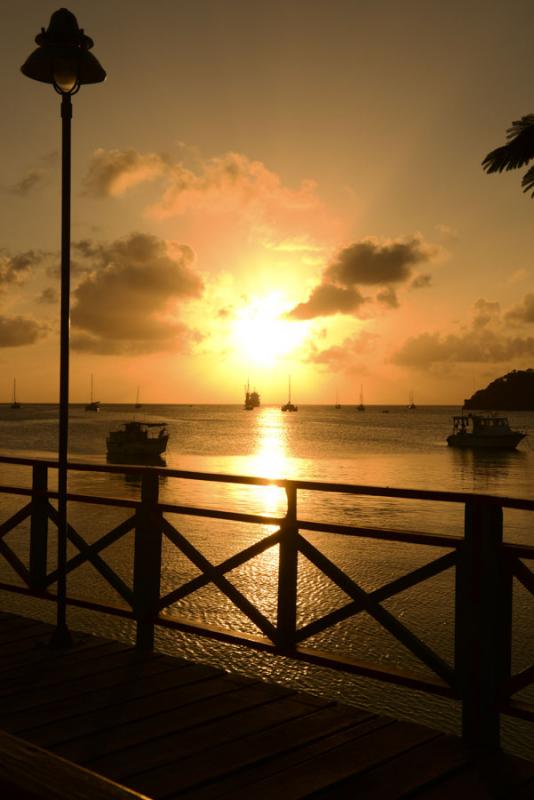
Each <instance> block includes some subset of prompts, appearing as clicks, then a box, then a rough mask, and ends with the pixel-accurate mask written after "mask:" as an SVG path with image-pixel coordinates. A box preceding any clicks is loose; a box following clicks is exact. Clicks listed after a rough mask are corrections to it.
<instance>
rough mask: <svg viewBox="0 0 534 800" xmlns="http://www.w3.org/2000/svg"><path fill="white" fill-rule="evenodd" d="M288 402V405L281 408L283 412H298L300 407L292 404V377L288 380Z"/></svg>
mask: <svg viewBox="0 0 534 800" xmlns="http://www.w3.org/2000/svg"><path fill="white" fill-rule="evenodd" d="M288 384H289V387H288V400H287V403H284V405H283V406H280V408H281V410H282V411H298V410H299V408H298V406H295V405H293V403H292V402H291V376H290V377H289V378H288Z"/></svg>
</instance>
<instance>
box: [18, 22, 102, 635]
mask: <svg viewBox="0 0 534 800" xmlns="http://www.w3.org/2000/svg"><path fill="white" fill-rule="evenodd" d="M35 41H36V43H37V44H38V45H39V47H38V48H37V49H36V50H34V51H33V53H32V54H31V55H30V56H29V57H28V58H27V59H26V61H25V62H24V64H23V65H22V67H21V70H22V72H23V73H24V75H26V76H27V77H28V78H32V79H33V80H35V81H41V82H42V83H50V84H52V86H53V87H54V89H55V90H56V92H58V94H60V95H61V118H62V139H61V142H62V145H61V319H60V354H59V441H58V539H57V547H58V554H57V569H58V573H57V574H58V583H57V625H56V631H55V634H54V636H53V638H52V644H53V645H55V646H57V647H65V646H68V645H69V644H70V641H71V639H70V634H69V630H68V627H67V577H66V566H67V454H68V431H69V316H70V161H71V157H70V131H71V118H72V103H71V97H72V95H73V94H76V92H77V91H78V90H79V88H80V86H82V85H83V84H86V83H101V82H102V81H103V80H105V77H106V73H105V71H104V70H103V69H102V67H101V65H100V64H99V62H98V60H97V59H96V58H95V56H94V55H93V54H92V53H90V52H89V50H90V49H91V47H92V46H93V40H92V39H90V38H89V36H86V35H85V33H84V31H83V28H79V27H78V22H77V20H76V17H75V16H74V14H72V13H71V12H70V11H68V10H67V9H66V8H60V9H59V10H58V11H55V12H54V13H53V14H52V16H51V17H50V24H49V25H48V28H47V30H46V31H45V29H44V28H42V29H41V33H39V34H38V35H37V36H36V37H35Z"/></svg>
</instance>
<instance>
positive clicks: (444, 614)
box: [0, 404, 534, 760]
mask: <svg viewBox="0 0 534 800" xmlns="http://www.w3.org/2000/svg"><path fill="white" fill-rule="evenodd" d="M457 413H460V409H459V408H456V407H448V406H428V407H424V406H418V407H417V408H415V409H409V408H407V407H406V406H372V405H368V406H366V408H365V411H363V412H362V411H358V410H357V408H356V406H346V405H345V406H343V405H342V406H341V408H335V407H334V406H333V405H330V406H327V405H322V406H321V405H315V406H314V405H309V406H300V407H299V410H298V412H297V413H288V412H286V413H283V412H281V410H280V407H278V406H261V407H260V408H257V409H255V410H254V411H244V410H243V407H242V405H145V406H143V407H142V408H140V409H135V408H133V407H132V406H131V405H130V406H127V405H103V406H102V407H101V410H100V411H99V412H98V413H95V412H88V411H86V410H85V407H84V406H81V405H80V406H77V405H73V406H71V408H70V412H69V414H70V423H69V453H70V459H71V460H72V461H80V462H85V463H89V464H105V463H106V446H105V442H106V436H107V434H108V433H109V431H111V430H114V429H117V428H118V427H119V426H120V424H122V423H123V422H127V421H129V420H132V419H137V420H139V421H141V422H158V423H165V425H166V426H167V429H168V431H169V434H170V438H169V443H168V448H167V452H166V454H165V461H166V465H167V466H168V467H169V468H173V469H180V470H191V471H194V472H209V473H218V474H226V475H244V476H247V475H254V476H260V477H265V478H269V479H272V480H275V479H277V478H278V479H283V478H292V479H302V480H311V481H320V482H332V483H349V484H355V485H359V486H380V487H392V488H409V489H428V490H445V491H457V492H475V493H481V494H492V495H502V496H504V497H514V498H527V499H534V413H527V412H514V413H510V414H509V419H510V424H511V426H512V427H513V428H514V429H518V430H522V431H524V432H525V433H526V434H527V436H526V438H525V439H524V440H523V441H522V442H521V443H520V445H519V446H518V448H517V450H515V451H512V452H495V451H492V452H481V451H469V450H458V449H455V448H450V447H448V446H447V442H446V437H447V435H448V434H449V433H450V432H451V430H452V416H453V415H454V414H457ZM57 434H58V408H57V405H46V404H40V405H38V404H34V405H32V404H27V405H26V404H25V405H23V406H22V407H21V408H20V409H17V410H13V409H11V408H10V407H9V405H5V406H0V441H1V443H2V446H1V450H0V455H4V456H14V457H21V456H24V457H30V458H55V457H56V454H57ZM0 475H1V480H0V484H1V485H4V486H6V485H9V486H29V485H30V480H31V473H30V470H29V469H28V468H26V467H22V466H14V465H10V464H0ZM54 480H55V477H54V476H53V475H51V482H50V483H51V486H53V485H54ZM69 490H70V491H71V492H76V493H84V494H94V495H98V496H102V497H106V498H109V497H118V498H138V497H139V495H140V483H139V479H138V478H137V477H136V476H132V475H122V474H107V473H100V472H94V471H93V472H72V473H71V474H70V475H69ZM160 498H161V500H162V501H163V502H165V503H169V504H176V505H182V506H183V505H190V506H195V507H203V508H206V507H207V508H219V509H224V510H230V511H239V512H245V513H252V514H258V515H264V516H280V515H283V514H284V513H285V509H286V503H287V501H286V496H285V492H284V490H283V489H282V488H280V487H277V486H275V485H269V486H265V487H258V486H239V485H237V484H224V483H210V482H205V481H193V480H185V479H182V478H174V477H171V476H167V475H164V476H163V477H162V478H161V481H160ZM22 504H23V500H22V499H21V498H17V497H15V496H11V495H8V494H2V495H0V521H2V520H3V519H5V518H7V517H8V516H9V515H10V514H11V513H13V512H14V511H15V510H16V509H17V508H18V507H20V506H21V505H22ZM128 513H129V512H128V510H127V509H126V510H125V509H116V508H111V507H109V506H95V505H90V506H89V505H86V504H81V503H71V504H69V510H68V515H69V521H70V523H71V525H73V527H75V529H76V530H77V531H78V533H79V534H80V535H82V536H83V538H84V539H85V541H86V542H93V541H96V540H97V539H98V538H99V537H101V536H102V535H103V534H104V533H105V532H107V531H109V530H110V529H112V528H113V527H114V526H115V525H117V524H118V523H119V522H120V521H121V520H122V519H124V518H125V517H126V516H127V515H128ZM298 517H299V519H304V520H311V521H318V522H321V521H322V522H331V523H342V524H348V525H356V526H361V527H375V528H387V529H393V530H410V531H426V532H432V533H434V532H438V533H448V534H454V535H458V536H461V535H462V532H463V508H462V506H461V505H458V506H456V505H451V504H447V503H437V502H421V501H415V500H401V499H394V498H381V497H363V496H357V495H356V496H352V495H336V494H334V493H324V492H313V491H299V495H298ZM504 517H505V520H504V522H505V539H506V541H510V542H519V543H523V544H534V526H533V524H532V523H533V520H534V516H533V515H532V512H524V511H508V510H506V511H505V515H504ZM168 518H169V520H170V521H171V523H172V524H173V525H174V526H175V527H176V528H177V529H178V530H179V531H180V532H181V533H182V534H184V536H186V537H187V538H188V539H189V540H190V541H191V542H192V543H193V544H194V546H195V547H196V548H197V549H198V550H199V551H200V552H201V553H202V554H203V555H204V556H205V558H207V559H208V560H209V561H210V562H211V563H213V564H217V563H220V562H221V561H223V560H225V559H226V558H228V557H229V556H230V555H232V554H233V553H236V552H239V551H240V550H243V549H244V548H245V547H247V546H249V545H250V544H252V543H254V542H256V541H258V539H260V538H262V537H264V536H266V535H268V534H269V533H270V532H271V531H274V530H275V526H270V525H268V524H262V525H252V524H248V523H236V522H229V521H221V520H206V519H200V518H198V517H192V516H183V515H180V516H179V515H174V514H171V515H169V517H168ZM305 535H306V538H308V540H309V541H310V542H311V543H312V544H313V545H314V546H315V547H317V548H318V549H320V550H321V552H323V553H324V554H325V555H326V556H327V557H328V558H329V559H331V560H332V561H333V562H334V563H335V564H336V565H337V566H338V567H340V568H341V569H343V570H344V571H345V572H346V573H347V574H349V575H350V576H351V578H352V579H353V580H355V581H356V582H357V583H358V585H359V586H361V587H362V588H363V589H364V590H366V591H371V590H373V589H376V588H379V587H380V586H382V585H384V584H386V583H388V582H389V581H391V580H393V579H395V578H396V577H400V576H401V575H403V574H406V573H408V572H410V571H411V570H412V569H414V568H416V567H418V566H421V565H422V564H424V563H427V562H429V561H431V560H433V559H434V558H437V557H439V556H440V555H442V554H444V553H445V552H447V551H446V550H445V549H442V548H435V547H429V546H423V545H411V544H402V543H395V542H381V541H378V540H373V539H368V538H357V539H356V538H352V537H343V536H337V535H334V534H325V533H316V532H314V533H309V534H305ZM54 536H55V534H54V531H53V530H51V532H50V551H51V554H53V552H54ZM27 541H28V529H27V524H26V525H25V524H23V525H21V526H19V527H18V528H17V529H15V530H14V531H13V532H11V533H10V534H8V536H7V538H6V542H7V543H8V544H10V545H11V546H12V547H13V548H14V549H15V550H16V551H17V552H18V553H19V554H20V556H21V558H24V557H25V555H26V556H27ZM132 546H133V538H132V536H131V534H130V535H128V536H126V537H124V539H121V540H120V541H119V542H116V543H115V544H113V545H112V546H111V547H110V548H108V549H107V550H106V551H104V552H103V553H102V554H101V555H104V554H105V556H106V560H107V561H108V562H109V563H110V564H111V565H112V567H113V569H115V571H116V572H117V573H118V574H119V575H120V576H121V577H122V578H123V579H124V580H125V581H126V582H128V581H131V576H132V568H133V567H132V564H133V561H132ZM76 552H77V550H76V549H75V548H73V547H71V551H70V553H69V555H70V554H72V555H74V554H75V553H76ZM50 558H52V555H51V556H50ZM276 569H277V552H276V548H272V549H270V550H267V551H266V552H265V553H263V554H262V555H260V556H257V557H256V558H254V559H252V560H251V561H249V562H247V563H246V564H244V565H242V566H241V567H239V568H236V569H235V570H233V571H232V572H231V573H229V574H228V575H227V577H228V578H229V580H230V581H231V582H232V583H233V584H234V585H235V586H236V587H237V588H238V589H239V590H240V591H241V592H242V593H243V594H244V595H245V596H246V597H248V598H249V599H250V600H251V601H252V602H253V603H254V604H255V605H256V606H257V607H258V608H259V609H260V610H261V611H262V613H264V614H265V616H267V617H268V618H269V619H271V620H274V619H275V617H276V591H277V572H276ZM10 570H11V568H10V567H9V565H8V564H6V563H1V564H0V580H2V581H4V580H9V581H12V582H17V578H16V576H14V575H13V573H12V572H11V571H10ZM298 571H299V587H298V624H299V626H301V625H303V624H306V623H308V622H310V621H312V620H313V619H316V618H317V616H320V615H322V614H325V613H327V612H328V611H330V610H334V609H335V608H337V607H339V606H342V605H344V604H345V603H346V602H347V596H346V595H344V594H343V592H342V591H341V590H339V589H338V588H337V587H336V586H334V584H332V583H331V582H330V581H329V579H328V578H326V577H325V576H324V575H323V574H322V573H321V572H320V571H319V570H318V569H316V568H315V567H314V566H313V565H312V564H311V563H310V562H309V561H307V560H306V559H305V558H303V557H299V565H298ZM198 572H199V571H198V569H197V567H195V566H194V565H193V564H191V562H190V561H189V560H188V559H187V558H186V557H185V556H184V555H183V554H181V553H179V552H178V550H177V549H176V547H174V545H172V544H171V543H170V542H168V541H165V544H164V550H163V566H162V594H166V593H168V592H170V591H172V590H173V589H174V588H176V587H177V586H179V585H181V583H183V582H185V581H186V580H189V579H190V578H192V577H194V576H195V575H197V574H198ZM68 593H70V594H72V595H77V596H81V597H84V598H88V599H100V600H103V601H104V602H110V603H114V604H116V605H120V604H121V602H122V600H121V598H120V597H118V595H116V594H115V592H114V590H112V589H111V588H110V587H109V586H108V585H107V584H106V583H105V582H104V580H103V579H102V578H101V576H100V575H99V574H98V573H97V572H96V571H95V570H94V568H93V567H92V566H90V565H87V564H86V565H84V566H82V567H81V568H79V569H78V570H76V572H73V573H72V575H69V577H68ZM0 598H1V604H2V608H3V609H5V610H9V611H13V612H14V613H21V614H26V615H30V616H35V617H38V618H40V619H45V620H47V621H53V619H54V609H53V608H52V607H51V604H49V603H46V602H45V601H36V600H33V599H31V598H26V597H24V596H21V595H15V594H12V593H7V592H2V593H0ZM453 602H454V571H453V570H448V571H446V572H444V573H441V574H440V575H438V576H435V577H434V578H432V579H430V580H428V581H425V582H424V583H422V584H419V585H418V586H416V587H412V589H409V590H407V591H404V592H402V593H400V594H399V595H396V596H395V597H393V598H390V599H389V600H387V601H386V602H385V603H384V607H385V608H387V609H388V610H389V611H390V612H391V613H393V614H394V615H395V616H396V617H397V618H399V619H400V620H401V621H402V623H403V624H404V625H406V626H407V627H408V628H410V630H412V631H413V632H414V633H415V634H416V635H417V636H420V637H421V638H422V639H423V640H424V641H425V642H426V643H427V644H428V645H429V646H431V647H432V648H433V649H434V650H435V651H436V652H437V653H438V654H439V655H440V656H442V657H443V658H445V659H446V660H448V661H449V662H450V663H452V660H453V653H454V605H453ZM165 613H169V614H177V615H179V616H181V617H187V618H194V619H195V620H197V621H198V620H200V621H201V622H204V623H208V624H210V623H211V624H214V625H218V626H224V627H228V628H230V629H233V630H235V629H237V630H242V631H243V632H244V633H252V634H254V633H258V630H257V629H256V628H255V626H254V625H253V624H252V622H250V620H248V619H247V618H245V617H244V616H243V615H242V614H241V612H239V611H238V610H236V609H235V607H233V605H232V604H231V603H230V601H229V600H228V599H227V598H226V597H225V596H224V595H223V594H222V593H220V592H219V590H218V589H216V588H215V587H213V586H208V587H204V588H203V589H201V590H199V591H198V592H195V593H194V594H193V595H191V596H189V597H187V598H185V599H183V600H182V601H180V603H178V604H175V605H174V606H172V607H170V608H169V609H168V610H167V611H166V612H165ZM533 613H534V599H533V598H532V596H531V595H530V594H528V592H527V591H526V590H525V589H523V588H522V587H521V586H519V585H518V586H515V588H514V614H513V629H514V630H513V637H514V638H513V666H514V671H517V670H520V669H523V668H525V667H527V666H529V665H530V664H532V663H534V625H532V618H533ZM68 615H69V625H70V626H71V627H72V629H73V630H82V631H88V632H91V633H96V634H98V635H102V636H110V637H115V638H118V639H121V640H124V641H128V642H133V641H134V638H135V631H134V629H133V625H132V624H131V623H130V622H128V621H127V620H124V619H122V618H117V617H113V616H110V615H105V614H100V613H98V614H96V613H93V612H88V611H84V610H81V609H75V608H69V611H68ZM307 644H308V643H307ZM309 645H310V646H316V647H318V648H320V649H322V650H324V649H326V650H330V651H334V652H336V653H339V654H340V655H341V656H343V655H346V656H353V657H357V658H358V659H360V660H363V661H371V662H375V663H378V664H381V665H383V666H389V665H393V666H400V667H403V668H406V669H413V670H414V671H417V672H419V673H421V674H427V672H426V668H425V667H424V666H423V665H421V664H420V662H418V661H417V659H416V658H415V656H412V654H411V653H409V652H408V651H406V650H405V649H404V647H403V646H402V645H401V644H400V643H398V642H397V641H396V640H395V639H394V638H393V637H392V636H391V635H390V634H389V633H387V632H386V631H384V630H383V629H382V628H381V627H380V626H379V625H378V623H377V622H375V621H374V620H373V619H372V618H371V617H369V616H368V615H366V614H364V613H361V614H358V615H357V616H356V617H354V618H352V619H351V620H348V621H344V622H342V623H339V624H338V625H337V626H335V628H333V629H332V630H329V631H327V632H323V633H321V634H318V635H317V636H316V637H314V639H312V640H310V642H309ZM156 646H157V648H158V649H159V650H161V651H163V652H166V653H170V654H172V655H179V656H182V657H186V658H190V659H193V660H195V661H197V662H203V663H208V664H212V665H215V666H217V667H220V668H222V669H227V670H230V669H231V670H233V671H237V672H239V673H241V674H245V675H249V676H253V677H257V678H260V679H263V680H268V681H275V682H277V683H280V684H284V685H287V686H292V687H294V688H296V689H299V690H305V691H308V692H311V693H314V694H318V695H322V696H326V697H330V698H332V699H334V700H337V701H339V702H343V703H349V704H353V705H357V706H360V707H366V708H370V709H372V710H373V711H375V712H378V713H383V714H388V715H391V716H393V717H396V718H401V719H414V720H416V721H418V722H422V723H424V724H428V725H431V726H432V727H434V728H437V729H440V730H444V731H449V732H454V733H457V732H458V731H459V725H460V717H459V709H458V706H457V704H455V703H453V702H451V701H448V700H445V699H443V698H437V697H433V696H431V695H428V694H425V693H422V692H417V691H412V690H407V689H405V688H401V687H396V686H393V685H390V684H386V683H382V682H379V681H376V680H369V679H365V678H360V677H357V676H352V675H348V674H346V673H343V672H339V671H335V670H331V669H326V668H320V667H315V666H311V665H306V664H302V663H299V662H297V661H293V660H291V659H288V658H283V657H281V656H271V655H266V654H262V653H256V652H254V651H251V650H250V649H247V648H245V647H240V646H235V645H227V644H222V643H219V642H215V641H212V640H210V639H207V638H203V637H198V636H192V635H186V634H182V633H179V632H176V631H174V630H172V629H170V628H164V629H161V630H159V631H158V633H157V637H156ZM520 697H521V698H524V699H527V700H529V701H530V702H534V693H533V692H532V691H531V690H525V691H524V692H523V693H522V694H521V695H520ZM503 741H504V746H505V747H507V749H509V750H511V751H513V752H515V753H517V754H518V755H522V756H524V757H526V758H529V759H531V760H534V724H532V725H530V724H528V723H525V722H519V721H516V720H505V722H504V725H503Z"/></svg>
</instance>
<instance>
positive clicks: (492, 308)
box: [472, 298, 501, 329]
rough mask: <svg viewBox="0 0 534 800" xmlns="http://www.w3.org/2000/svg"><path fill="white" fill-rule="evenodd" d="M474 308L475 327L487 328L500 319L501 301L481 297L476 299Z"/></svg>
mask: <svg viewBox="0 0 534 800" xmlns="http://www.w3.org/2000/svg"><path fill="white" fill-rule="evenodd" d="M473 310H474V315H473V323H472V324H473V328H475V329H480V328H487V327H488V325H491V324H492V323H494V322H498V321H499V317H500V314H501V305H500V303H496V302H492V301H489V300H484V299H483V298H480V300H477V301H476V303H475V305H474V307H473Z"/></svg>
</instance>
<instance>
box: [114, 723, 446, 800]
mask: <svg viewBox="0 0 534 800" xmlns="http://www.w3.org/2000/svg"><path fill="white" fill-rule="evenodd" d="M435 737H436V732H435V731H431V730H430V729H429V728H424V727H423V726H420V725H415V724H413V723H409V722H392V723H391V724H389V725H384V726H383V727H380V728H378V729H375V730H372V731H369V732H368V733H367V734H366V735H365V736H362V737H358V738H356V739H353V740H351V741H349V742H346V743H345V744H343V745H341V746H339V747H336V748H334V749H332V750H329V751H327V753H325V754H324V756H323V758H322V759H314V760H313V761H306V762H302V763H301V764H299V765H297V766H295V767H294V768H293V769H291V770H286V771H284V772H282V773H278V774H275V775H272V776H271V777H269V778H266V779H263V780H261V781H258V782H254V783H251V784H250V785H249V786H248V787H247V791H248V793H249V795H248V796H250V797H254V800H267V799H268V798H273V797H276V798H277V800H284V799H285V798H291V799H292V800H294V799H296V798H301V797H307V796H308V795H311V794H315V793H317V792H320V791H324V790H325V789H329V790H331V789H333V787H334V785H335V784H336V783H338V782H341V781H344V780H346V779H347V778H348V777H349V776H351V775H354V774H359V773H363V772H364V771H365V770H367V769H369V768H371V767H377V766H378V765H381V764H383V763H385V762H387V761H388V760H389V759H391V758H393V757H395V756H397V755H399V754H400V753H402V752H404V751H406V750H408V749H410V748H412V747H415V746H416V745H418V744H422V743H424V742H426V741H429V740H431V739H433V738H435ZM129 785H131V786H134V788H137V786H135V785H134V783H133V782H132V783H130V784H129ZM238 796H239V795H238ZM241 796H242V797H245V795H244V794H243V795H241ZM370 796H371V797H372V795H370Z"/></svg>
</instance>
